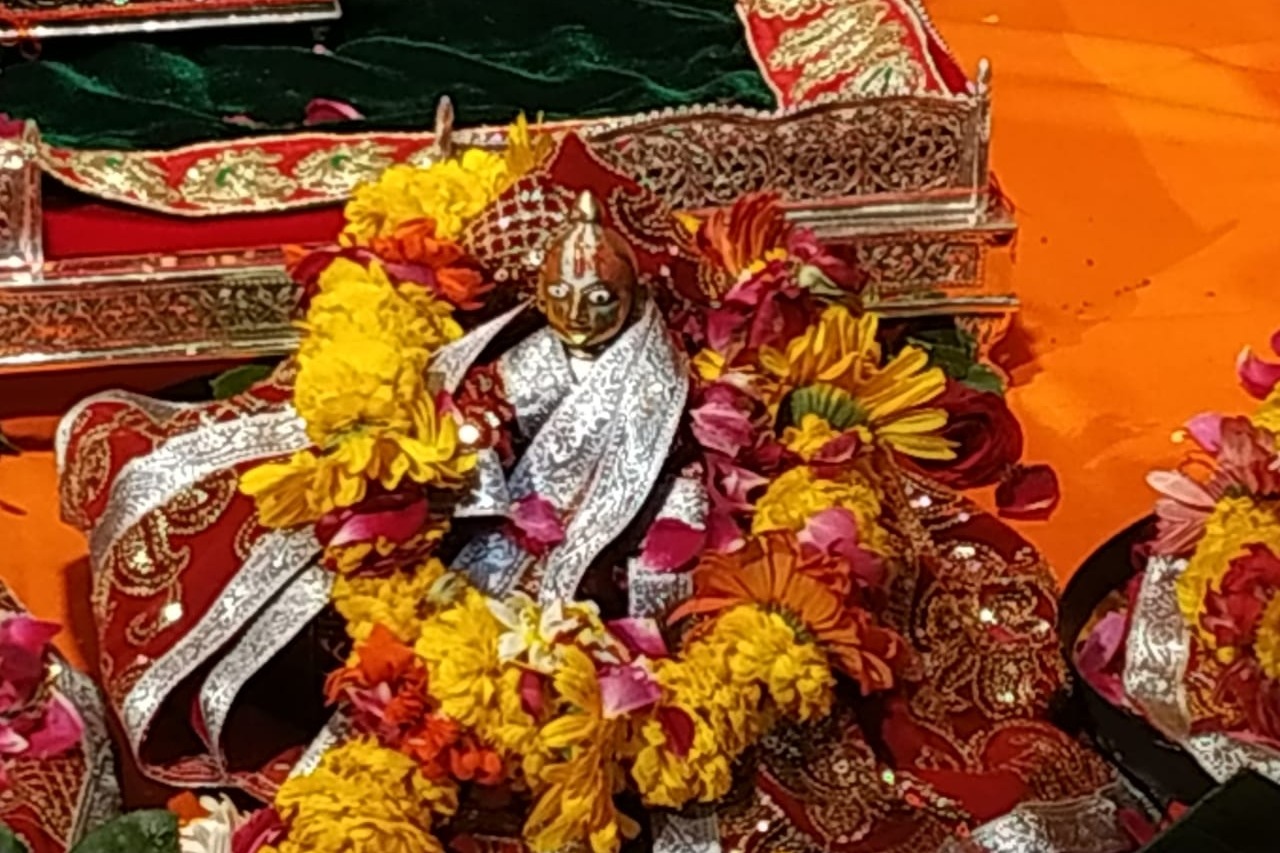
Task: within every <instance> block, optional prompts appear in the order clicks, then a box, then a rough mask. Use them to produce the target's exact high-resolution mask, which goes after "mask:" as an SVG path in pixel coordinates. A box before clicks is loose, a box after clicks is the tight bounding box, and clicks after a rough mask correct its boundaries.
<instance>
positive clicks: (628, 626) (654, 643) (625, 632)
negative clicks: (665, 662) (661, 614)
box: [606, 618, 667, 658]
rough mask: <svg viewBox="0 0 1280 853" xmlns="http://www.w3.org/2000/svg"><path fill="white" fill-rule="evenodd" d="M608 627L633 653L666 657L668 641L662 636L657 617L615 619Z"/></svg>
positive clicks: (652, 656) (651, 656) (648, 656)
mask: <svg viewBox="0 0 1280 853" xmlns="http://www.w3.org/2000/svg"><path fill="white" fill-rule="evenodd" d="M606 627H607V628H608V629H609V633H610V634H613V636H614V637H616V638H617V639H618V641H619V642H620V643H622V644H623V645H624V646H626V647H627V650H628V651H630V652H631V653H632V654H633V655H643V656H645V657H647V658H665V657H666V656H667V641H666V640H665V639H663V637H662V631H661V630H659V628H658V622H657V620H656V619H636V618H627V619H614V620H613V621H611V622H609V623H608V624H607V625H606Z"/></svg>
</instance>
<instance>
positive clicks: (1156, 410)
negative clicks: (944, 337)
mask: <svg viewBox="0 0 1280 853" xmlns="http://www.w3.org/2000/svg"><path fill="white" fill-rule="evenodd" d="M929 5H930V9H931V10H932V12H933V16H934V18H935V19H936V21H937V23H938V26H939V28H940V29H941V30H942V31H943V32H944V34H945V35H946V37H947V39H948V40H949V41H950V42H951V45H952V47H953V48H954V49H955V50H956V51H957V53H959V54H960V56H961V57H962V58H963V59H964V61H965V63H966V65H967V66H968V67H970V68H972V67H973V66H974V64H975V63H976V61H977V59H978V57H979V56H987V57H989V58H990V59H991V61H992V64H993V66H994V69H995V122H996V127H995V134H994V163H995V167H996V169H997V171H998V173H999V175H1000V178H1001V181H1002V184H1003V185H1004V187H1005V188H1006V190H1007V191H1008V192H1009V193H1010V194H1011V195H1012V196H1013V199H1014V201H1015V202H1016V204H1017V206H1018V218H1019V222H1020V224H1021V229H1022V233H1021V237H1020V241H1019V245H1018V265H1017V281H1018V288H1019V292H1020V293H1021V295H1022V297H1023V300H1024V306H1025V307H1024V311H1023V313H1022V316H1021V318H1020V321H1019V324H1018V326H1017V327H1016V329H1015V332H1014V340H1013V341H1012V344H1013V345H1012V346H1010V347H1008V352H1007V353H1005V355H1006V357H1007V358H1008V359H1009V366H1010V368H1011V369H1012V372H1013V376H1014V378H1015V381H1016V383H1017V387H1016V388H1015V389H1014V391H1013V394H1012V399H1013V403H1014V405H1015V407H1016V409H1017V411H1018V413H1019V415H1020V416H1021V417H1022V419H1023V422H1024V424H1025V425H1026V429H1027V432H1028V443H1029V448H1028V450H1029V455H1030V456H1031V457H1033V458H1036V459H1040V460H1045V461H1048V462H1051V463H1053V464H1054V465H1055V466H1056V467H1057V469H1058V471H1059V474H1060V475H1061V477H1062V481H1063V493H1064V494H1063V503H1062V507H1061V509H1060V510H1059V512H1058V514H1057V515H1056V516H1055V517H1054V519H1053V520H1052V521H1050V522H1048V523H1044V524H1029V525H1026V528H1025V529H1026V533H1027V534H1028V535H1029V536H1030V537H1031V538H1032V539H1033V541H1035V542H1036V543H1038V544H1039V545H1040V546H1041V547H1042V548H1043V550H1044V551H1045V553H1046V554H1047V555H1048V556H1049V558H1050V559H1051V560H1052V561H1053V562H1054V564H1055V565H1056V566H1057V569H1058V571H1059V574H1060V575H1062V576H1064V577H1065V576H1066V575H1068V574H1070V572H1071V571H1072V570H1073V569H1074V568H1075V567H1076V566H1077V565H1078V563H1079V562H1080V560H1081V559H1082V558H1083V557H1084V556H1085V555H1087V554H1088V553H1089V551H1090V550H1091V549H1093V548H1094V547H1095V546H1096V545H1097V544H1099V543H1100V542H1101V541H1103V540H1104V539H1105V538H1107V536H1108V535H1109V534H1110V533H1112V532H1113V531H1115V530H1117V529H1119V528H1120V527H1122V526H1123V525H1125V524H1126V523H1128V522H1129V521H1131V520H1133V519H1135V518H1137V517H1138V516H1141V515H1143V514H1144V513H1146V512H1147V511H1148V509H1149V507H1150V501H1151V498H1150V495H1149V494H1148V493H1147V491H1146V488H1145V486H1144V485H1143V479H1142V478H1143V474H1144V472H1145V471H1146V470H1147V469H1149V468H1150V467H1152V466H1153V465H1157V464H1161V463H1164V462H1168V461H1170V460H1171V459H1173V458H1174V452H1173V447H1172V445H1171V444H1170V443H1169V435H1170V433H1171V432H1172V430H1173V429H1174V428H1175V427H1176V426H1177V425H1178V424H1179V423H1180V422H1181V421H1182V420H1183V419H1184V418H1185V417H1187V416H1188V415H1190V414H1193V413H1194V412H1196V411H1198V410H1201V409H1204V408H1212V407H1224V408H1227V409H1230V408H1232V407H1238V406H1241V405H1244V404H1245V401H1244V399H1243V398H1242V396H1241V395H1240V393H1239V392H1237V391H1236V390H1235V387H1234V384H1233V381H1232V363H1233V360H1234V357H1235V353H1236V351H1237V350H1238V349H1239V347H1240V346H1241V345H1243V344H1245V343H1251V344H1253V345H1254V346H1263V345H1265V343H1266V341H1267V338H1268V336H1269V334H1270V332H1271V331H1272V329H1273V327H1276V326H1280V290H1278V289H1277V281H1276V277H1275V276H1276V271H1277V269H1280V239H1278V238H1277V230H1280V228H1278V225H1280V216H1278V215H1277V213H1278V210H1277V208H1280V6H1277V4H1276V2H1275V0H1217V2H1214V3H1204V2H1192V0H1163V2H1160V3H1153V2H1151V0H931V2H930V3H929ZM5 387H6V386H5V385H4V384H0V411H4V410H10V409H11V407H12V404H13V402H14V400H15V397H14V396H13V395H12V394H10V393H8V392H7V391H5ZM0 501H2V502H3V503H2V504H0V547H2V548H3V552H4V557H3V562H0V576H3V577H4V578H5V580H7V581H8V582H9V583H10V584H11V585H12V586H13V588H14V590H15V591H16V592H17V593H18V594H19V595H20V596H21V597H22V598H24V599H25V600H26V601H27V602H28V604H29V605H30V606H31V607H32V608H33V609H34V610H35V611H36V612H37V613H39V614H41V615H43V616H47V617H50V618H54V619H61V620H64V621H66V620H71V619H73V618H74V619H75V621H77V622H81V624H83V623H82V619H83V604H82V603H81V602H82V600H83V595H84V586H83V584H84V568H83V562H82V558H83V554H84V547H83V543H82V542H81V540H80V538H79V536H78V535H77V534H76V533H75V532H74V531H71V530H69V529H67V528H65V527H63V526H61V525H60V524H59V523H58V522H57V500H56V496H55V494H54V487H53V463H52V460H51V458H50V456H49V454H48V453H44V452H33V453H30V454H28V455H27V456H24V457H21V458H18V459H3V460H0ZM15 509H16V510H18V511H20V512H21V514H20V515H19V514H14V513H13V512H10V511H9V510H15ZM69 579H70V581H69ZM69 583H70V585H71V587H72V588H73V589H74V590H75V591H74V593H73V594H71V595H70V596H69V595H68V592H67V590H68V586H69ZM69 600H70V601H72V602H74V603H75V606H74V607H70V608H69V606H68V601H69ZM69 610H74V611H77V613H75V614H73V613H71V612H69ZM64 639H65V640H66V642H64V644H63V646H64V648H66V649H67V650H68V651H69V652H71V653H72V655H73V657H76V658H78V657H79V655H78V653H77V652H78V650H77V649H76V648H75V644H74V642H73V641H72V638H71V637H66V638H64Z"/></svg>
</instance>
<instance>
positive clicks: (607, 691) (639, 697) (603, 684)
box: [597, 664, 662, 720]
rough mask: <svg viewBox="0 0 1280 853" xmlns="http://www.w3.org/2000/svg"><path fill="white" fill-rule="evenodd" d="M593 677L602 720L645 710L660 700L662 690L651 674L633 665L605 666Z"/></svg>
mask: <svg viewBox="0 0 1280 853" xmlns="http://www.w3.org/2000/svg"><path fill="white" fill-rule="evenodd" d="M597 677H598V679H599V681H600V704H601V707H602V708H603V710H604V717H605V719H606V720H613V719H616V718H618V717H621V716H624V715H626V714H630V713H633V712H635V711H638V710H640V709H641V708H647V707H649V706H650V705H653V704H654V703H656V702H657V701H658V700H659V699H661V698H662V689H661V688H660V687H659V686H658V680H657V679H656V678H654V677H653V673H651V672H649V670H647V669H645V668H644V667H642V666H639V665H636V664H628V665H626V666H606V667H604V668H603V669H602V670H600V673H599V675H598V676H597Z"/></svg>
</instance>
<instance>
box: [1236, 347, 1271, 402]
mask: <svg viewBox="0 0 1280 853" xmlns="http://www.w3.org/2000/svg"><path fill="white" fill-rule="evenodd" d="M1274 344H1275V339H1274V338H1273V339H1272V345H1273V346H1274ZM1236 375H1237V376H1238V377H1239V378H1240V384H1241V385H1242V386H1243V387H1244V390H1245V391H1246V392H1247V393H1248V394H1249V395H1250V396H1252V397H1256V398H1258V399H1259V400H1265V399H1266V398H1267V395H1268V394H1270V393H1271V389H1273V388H1275V387H1276V383H1277V382H1280V364H1276V363H1275V362H1270V361H1263V360H1262V359H1260V358H1258V357H1257V356H1256V355H1254V354H1253V352H1252V351H1251V350H1250V349H1249V348H1248V347H1245V348H1244V349H1243V350H1241V351H1240V357H1239V358H1237V359H1236Z"/></svg>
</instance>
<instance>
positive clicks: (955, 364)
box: [907, 327, 1004, 394]
mask: <svg viewBox="0 0 1280 853" xmlns="http://www.w3.org/2000/svg"><path fill="white" fill-rule="evenodd" d="M907 342H908V343H910V344H914V345H915V346H918V347H920V348H921V349H923V350H924V351H925V352H927V353H929V363H930V364H931V365H933V366H934V367H939V368H941V369H942V372H943V373H945V374H947V376H948V377H950V378H951V379H954V380H955V381H957V382H963V383H964V384H966V385H968V386H970V387H972V388H975V389H977V390H979V391H988V392H991V393H994V394H1003V393H1004V382H1003V381H1001V379H1000V375H999V374H998V373H996V372H995V371H994V370H992V369H991V367H990V366H988V365H986V364H983V363H982V362H980V361H978V343H977V341H975V340H974V338H973V335H970V334H969V333H968V332H966V331H964V330H963V329H960V328H958V327H951V328H946V329H929V330H926V331H922V332H918V333H916V334H913V335H911V336H910V337H909V338H908V339H907Z"/></svg>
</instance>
